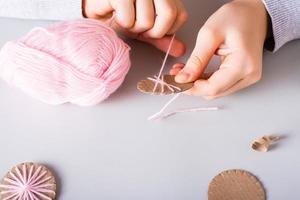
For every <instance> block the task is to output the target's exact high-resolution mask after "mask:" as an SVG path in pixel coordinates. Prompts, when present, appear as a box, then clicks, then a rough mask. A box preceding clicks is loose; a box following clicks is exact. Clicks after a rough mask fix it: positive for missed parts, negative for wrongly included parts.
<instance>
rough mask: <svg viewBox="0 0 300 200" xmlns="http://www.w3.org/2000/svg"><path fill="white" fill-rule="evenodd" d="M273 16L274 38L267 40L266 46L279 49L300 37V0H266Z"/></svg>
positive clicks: (265, 2) (274, 49)
mask: <svg viewBox="0 0 300 200" xmlns="http://www.w3.org/2000/svg"><path fill="white" fill-rule="evenodd" d="M264 4H265V7H266V9H267V11H268V13H269V16H270V18H271V23H272V25H271V27H272V31H273V38H269V39H268V40H267V41H266V48H267V49H268V50H271V51H274V52H275V51H277V50H278V49H279V48H280V47H282V46H283V45H284V44H285V43H287V42H289V41H291V40H294V39H296V38H299V37H300V1H299V0H264Z"/></svg>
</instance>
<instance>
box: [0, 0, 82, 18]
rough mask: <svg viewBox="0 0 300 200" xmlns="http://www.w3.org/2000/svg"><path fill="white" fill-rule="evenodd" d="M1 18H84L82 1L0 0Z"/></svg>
mask: <svg viewBox="0 0 300 200" xmlns="http://www.w3.org/2000/svg"><path fill="white" fill-rule="evenodd" d="M0 17H12V18H24V19H50V20H68V19H76V18H82V0H0Z"/></svg>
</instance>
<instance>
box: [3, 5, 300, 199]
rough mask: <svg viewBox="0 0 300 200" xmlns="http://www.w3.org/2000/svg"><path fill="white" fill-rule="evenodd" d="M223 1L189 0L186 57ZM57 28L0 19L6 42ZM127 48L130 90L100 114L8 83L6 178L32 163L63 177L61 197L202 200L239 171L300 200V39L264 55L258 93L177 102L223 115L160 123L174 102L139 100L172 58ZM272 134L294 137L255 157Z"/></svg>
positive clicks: (276, 195)
mask: <svg viewBox="0 0 300 200" xmlns="http://www.w3.org/2000/svg"><path fill="white" fill-rule="evenodd" d="M222 3H224V2H222V1H196V0H186V5H187V8H188V11H189V13H190V20H189V23H188V24H187V25H186V26H185V27H184V28H183V30H182V31H181V32H180V33H179V36H181V37H182V38H183V39H184V40H185V41H186V42H187V44H188V47H189V49H188V53H190V52H191V50H192V48H193V45H194V41H195V38H196V35H197V31H198V29H199V28H200V27H201V25H202V24H203V23H204V21H205V20H206V19H207V17H208V16H209V15H211V14H212V13H213V12H214V11H215V10H216V9H217V8H218V7H219V6H221V5H222ZM49 23H50V22H39V21H22V20H11V19H1V20H0V24H1V32H0V45H1V46H2V45H3V44H4V43H5V42H6V41H8V40H12V39H15V38H17V37H19V36H21V35H22V34H24V33H26V32H27V31H29V30H30V29H31V28H32V27H34V26H36V25H45V24H49ZM253 31H255V30H253ZM129 43H130V45H131V46H132V61H133V64H132V68H131V71H130V73H129V75H128V76H127V79H126V81H125V83H124V84H123V86H122V87H121V88H120V89H119V90H118V91H117V92H116V93H115V94H113V95H112V96H111V97H110V98H109V99H108V100H107V101H105V102H104V103H102V104H101V105H99V106H96V107H89V108H81V107H77V106H73V105H63V106H49V105H46V104H43V103H40V102H38V101H36V100H34V99H31V98H30V97H28V96H26V95H24V94H23V93H22V92H20V91H19V90H18V89H14V88H10V87H9V86H7V85H6V84H5V83H4V82H3V81H1V82H0V130H1V133H0V137H1V146H0V152H1V157H0V174H1V176H2V175H4V174H5V173H6V172H7V171H8V170H9V169H10V168H11V167H12V166H13V165H15V164H17V163H20V162H25V161H34V162H40V163H44V164H46V165H47V166H49V167H50V168H51V169H53V170H54V171H55V173H56V175H57V178H58V183H59V188H60V191H59V195H58V199H60V200H71V199H72V200H74V199H78V200H81V199H104V200H120V199H122V200H154V199H155V200H204V199H206V198H207V189H208V184H209V182H210V180H211V179H212V178H213V177H214V176H215V175H217V174H218V173H219V172H221V171H223V170H226V169H231V168H241V169H246V170H249V171H250V172H252V173H253V174H255V175H257V176H258V177H259V178H260V179H261V181H262V182H263V184H264V185H265V188H266V190H267V194H268V199H270V200H282V199H290V200H297V199H300V191H299V185H300V173H299V171H300V161H299V159H300V158H299V152H300V137H299V131H300V121H299V112H300V105H299V102H300V101H299V99H300V91H299V89H300V76H299V75H300V56H299V52H300V41H296V42H293V43H290V44H288V45H286V46H285V47H284V48H282V49H281V50H280V51H279V52H277V53H276V54H270V53H266V55H265V58H264V73H263V80H262V81H261V82H259V83H258V84H256V85H255V86H253V87H250V88H248V89H246V90H243V91H241V92H239V93H237V94H234V95H232V96H229V97H226V98H223V99H219V100H215V101H211V102H208V101H204V100H202V99H200V98H197V97H181V98H180V99H179V100H177V101H176V102H175V103H174V104H173V105H172V108H178V107H192V106H210V105H217V106H222V107H224V109H223V110H221V111H218V112H203V113H188V114H181V115H177V116H174V117H172V118H170V119H167V120H165V121H162V122H149V121H147V120H146V118H147V117H148V116H149V115H151V114H153V113H154V112H156V111H158V110H159V109H160V108H161V106H162V105H163V104H164V103H165V102H166V101H167V100H168V99H169V98H170V97H157V96H148V95H144V94H141V93H139V92H138V91H137V90H136V83H137V81H138V80H139V79H141V78H143V77H146V76H148V75H153V74H155V73H156V72H157V71H158V69H159V66H160V65H161V62H162V59H163V56H164V54H163V53H160V52H158V51H157V50H155V49H154V48H151V47H149V46H147V45H145V44H142V43H138V42H133V41H129ZM187 55H188V54H187ZM186 59H187V56H186V57H184V58H180V59H177V60H176V59H170V60H169V65H170V64H172V63H174V62H175V61H185V60H186ZM214 64H216V62H214V63H212V64H211V65H214ZM172 108H171V109H172ZM264 134H283V135H286V136H287V138H286V139H285V140H283V141H282V142H280V144H279V145H278V146H277V148H275V149H274V150H273V151H271V152H269V153H266V154H261V153H257V152H254V151H252V150H251V148H249V145H250V143H251V141H252V140H253V139H254V138H256V137H258V136H262V135H264Z"/></svg>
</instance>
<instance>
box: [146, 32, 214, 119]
mask: <svg viewBox="0 0 300 200" xmlns="http://www.w3.org/2000/svg"><path fill="white" fill-rule="evenodd" d="M174 39H175V34H174V35H173V37H172V39H171V41H170V44H169V47H168V50H167V52H166V55H165V58H164V61H163V63H162V65H161V67H160V70H159V73H158V76H154V78H151V77H148V79H149V80H151V81H153V82H155V85H154V88H153V93H154V92H155V90H156V89H157V87H158V85H160V86H161V93H163V92H164V87H165V86H166V87H167V88H168V89H169V90H171V91H172V92H174V91H175V90H174V89H177V90H180V88H178V87H176V86H174V85H171V84H168V83H166V82H165V81H164V80H163V76H162V72H163V70H164V68H165V66H166V63H167V59H168V56H169V54H170V51H171V48H172V45H173V42H174ZM180 95H181V93H177V94H176V95H175V96H173V97H172V98H171V99H170V100H169V101H168V102H167V103H166V104H165V105H164V106H163V107H162V108H161V110H160V111H158V112H157V113H155V114H154V115H151V116H150V117H148V120H161V119H166V118H168V117H170V116H172V115H175V114H178V113H187V112H199V111H217V110H219V108H218V107H204V108H202V107H196V108H184V109H177V110H174V111H171V112H168V113H164V112H165V111H166V110H167V108H168V107H169V106H170V105H171V104H172V103H173V102H174V101H175V100H176V99H178V98H179V97H180Z"/></svg>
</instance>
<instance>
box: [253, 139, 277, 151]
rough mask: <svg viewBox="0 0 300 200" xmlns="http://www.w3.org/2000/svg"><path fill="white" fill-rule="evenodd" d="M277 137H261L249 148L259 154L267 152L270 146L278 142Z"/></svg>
mask: <svg viewBox="0 0 300 200" xmlns="http://www.w3.org/2000/svg"><path fill="white" fill-rule="evenodd" d="M280 139H281V138H280V137H279V136H263V137H261V138H258V139H256V140H255V141H254V142H253V143H252V145H251V147H252V149H253V150H255V151H259V152H267V151H268V150H269V149H270V146H271V145H272V144H274V143H275V142H277V141H278V140H280Z"/></svg>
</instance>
